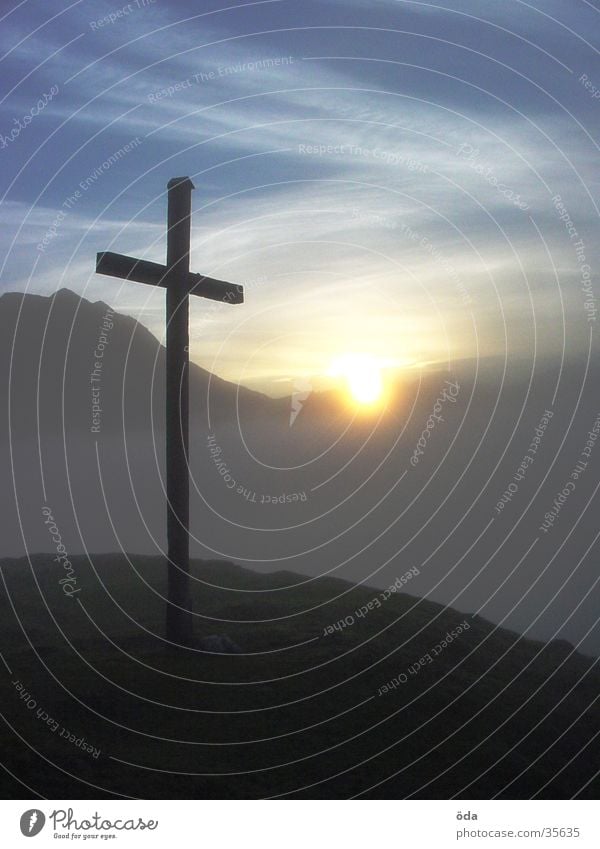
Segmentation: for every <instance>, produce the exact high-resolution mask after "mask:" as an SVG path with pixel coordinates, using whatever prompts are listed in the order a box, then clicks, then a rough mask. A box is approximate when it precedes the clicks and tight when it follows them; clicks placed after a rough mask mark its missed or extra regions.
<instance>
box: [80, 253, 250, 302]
mask: <svg viewBox="0 0 600 849" xmlns="http://www.w3.org/2000/svg"><path fill="white" fill-rule="evenodd" d="M96 273H97V274H107V275H108V276H109V277H121V278H123V279H125V280H132V281H133V282H135V283H149V284H150V285H152V286H163V287H164V288H165V289H166V288H167V286H168V285H169V269H168V267H167V266H166V265H161V264H160V263H159V262H149V261H148V260H145V259H136V258H135V257H132V256H125V255H124V254H115V253H112V252H111V251H102V252H101V253H99V254H96ZM177 285H178V286H180V287H182V289H183V292H182V289H179V291H180V293H181V294H186V295H197V296H198V297H200V298H210V300H212V301H224V302H225V303H228V304H243V303H244V287H243V286H238V285H237V284H235V283H226V282H225V281H223V280H215V279H214V278H212V277H204V276H203V275H202V274H194V273H193V272H191V271H188V272H178V274H177Z"/></svg>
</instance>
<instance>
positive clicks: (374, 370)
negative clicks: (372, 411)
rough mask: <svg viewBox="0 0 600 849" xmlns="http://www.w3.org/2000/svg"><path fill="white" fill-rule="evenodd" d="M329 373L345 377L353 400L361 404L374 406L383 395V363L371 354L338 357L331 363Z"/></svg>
mask: <svg viewBox="0 0 600 849" xmlns="http://www.w3.org/2000/svg"><path fill="white" fill-rule="evenodd" d="M328 375H329V376H331V377H338V378H339V377H341V378H343V379H344V380H345V382H346V386H347V388H348V391H349V393H350V395H351V397H352V400H353V401H354V402H355V403H356V404H359V405H360V406H373V405H375V404H378V403H379V402H380V401H381V399H382V397H383V392H384V383H383V376H382V364H381V363H380V362H379V360H378V359H377V358H376V357H373V356H370V355H369V354H343V355H342V356H340V357H337V358H336V359H335V360H333V362H332V363H331V366H330V368H329V371H328Z"/></svg>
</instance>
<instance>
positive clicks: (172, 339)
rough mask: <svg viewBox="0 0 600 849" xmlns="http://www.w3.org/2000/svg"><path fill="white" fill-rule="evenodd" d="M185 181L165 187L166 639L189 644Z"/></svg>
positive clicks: (188, 197) (188, 205) (188, 199)
mask: <svg viewBox="0 0 600 849" xmlns="http://www.w3.org/2000/svg"><path fill="white" fill-rule="evenodd" d="M193 189H194V185H193V183H192V181H191V180H190V179H189V178H188V177H181V178H178V177H176V178H174V179H173V180H170V181H169V183H168V185H167V197H168V212H167V227H168V230H167V269H168V270H167V281H166V282H167V294H166V297H167V303H166V307H167V315H166V319H167V357H166V360H167V363H166V367H167V398H166V401H167V410H166V414H167V415H166V417H167V421H166V441H167V451H168V456H167V543H168V558H169V563H168V604H167V628H166V635H167V639H168V640H170V641H172V642H174V643H183V644H184V645H190V643H191V641H192V633H193V625H192V611H191V596H190V575H189V573H190V545H189V520H190V493H189V469H188V409H189V385H188V369H189V295H188V291H189V290H188V288H187V286H186V284H185V281H186V278H187V275H188V274H189V268H190V226H191V212H192V190H193Z"/></svg>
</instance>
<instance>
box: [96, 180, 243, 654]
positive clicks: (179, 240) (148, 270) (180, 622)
mask: <svg viewBox="0 0 600 849" xmlns="http://www.w3.org/2000/svg"><path fill="white" fill-rule="evenodd" d="M193 189H194V184H193V183H192V181H191V180H190V178H189V177H174V178H173V179H172V180H169V182H168V184H167V190H168V192H167V196H168V204H167V205H168V212H167V263H166V265H160V264H159V263H156V262H146V261H145V260H141V259H134V258H133V257H130V256H123V255H122V254H115V253H109V252H104V253H99V254H97V256H96V272H97V273H98V274H108V275H110V276H111V277H122V278H125V279H126V280H133V281H135V282H136V283H149V284H150V285H152V286H163V287H164V288H165V289H166V290H167V295H166V301H167V304H166V307H167V309H166V313H167V364H166V378H167V395H166V403H167V408H166V454H167V540H168V560H169V563H168V599H167V619H166V635H167V640H169V641H170V642H173V643H176V644H181V645H188V646H189V645H191V643H192V637H193V626H192V606H191V597H190V586H189V584H190V581H189V573H190V540H189V510H190V493H189V472H188V409H189V399H188V395H189V387H188V367H189V295H199V296H200V297H202V298H211V299H212V300H216V301H223V302H224V303H229V304H241V303H243V301H244V290H243V287H242V286H236V285H234V284H232V283H224V282H222V281H221V280H212V279H211V278H210V277H204V276H203V275H202V274H193V273H192V272H190V268H189V264H190V218H191V211H192V190H193Z"/></svg>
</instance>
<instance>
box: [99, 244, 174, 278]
mask: <svg viewBox="0 0 600 849" xmlns="http://www.w3.org/2000/svg"><path fill="white" fill-rule="evenodd" d="M96 272H97V273H98V274H108V275H109V276H110V277H122V278H125V280H134V281H135V282H136V283H150V284H151V285H153V286H166V274H167V266H166V265H161V264H160V263H158V262H148V261H147V260H145V259H135V257H132V256H124V255H123V254H114V253H111V252H110V251H104V252H103V253H99V254H96Z"/></svg>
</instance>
